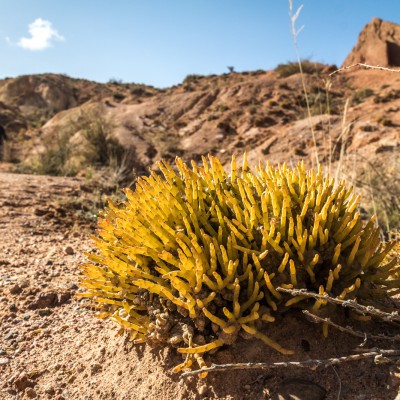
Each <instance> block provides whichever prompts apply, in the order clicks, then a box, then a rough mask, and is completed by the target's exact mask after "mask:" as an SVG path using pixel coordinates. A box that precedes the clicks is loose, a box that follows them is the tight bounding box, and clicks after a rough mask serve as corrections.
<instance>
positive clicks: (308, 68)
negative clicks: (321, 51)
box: [275, 60, 321, 78]
mask: <svg viewBox="0 0 400 400" xmlns="http://www.w3.org/2000/svg"><path fill="white" fill-rule="evenodd" d="M301 68H302V70H303V73H304V74H315V73H318V72H320V71H321V66H320V65H318V64H316V63H314V62H312V61H309V60H302V61H301ZM275 71H276V72H277V73H278V74H279V76H280V77H281V78H287V77H288V76H291V75H294V74H298V73H300V66H299V63H298V62H297V61H290V62H287V63H286V64H278V66H277V67H276V68H275Z"/></svg>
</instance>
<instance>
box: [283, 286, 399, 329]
mask: <svg viewBox="0 0 400 400" xmlns="http://www.w3.org/2000/svg"><path fill="white" fill-rule="evenodd" d="M276 290H277V291H278V292H283V293H289V294H291V295H292V296H304V297H311V298H314V299H318V300H320V299H322V300H326V301H328V302H330V303H333V304H338V305H340V306H342V307H349V308H352V309H354V310H355V311H357V312H359V313H361V314H368V315H372V316H374V317H378V318H381V319H382V320H384V321H391V322H393V321H400V314H399V313H398V311H393V312H391V313H387V312H384V311H381V310H378V309H377V308H375V307H372V306H363V305H362V304H359V303H357V302H356V301H354V300H341V299H338V298H334V297H329V296H328V295H320V294H317V293H311V292H307V291H306V290H304V289H284V288H277V289H276Z"/></svg>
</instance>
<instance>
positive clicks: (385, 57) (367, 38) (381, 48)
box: [342, 18, 400, 67]
mask: <svg viewBox="0 0 400 400" xmlns="http://www.w3.org/2000/svg"><path fill="white" fill-rule="evenodd" d="M356 63H363V64H369V65H379V66H384V67H399V66H400V25H398V24H395V23H393V22H388V21H382V20H381V19H379V18H374V19H373V20H372V21H371V22H370V23H368V24H367V25H365V27H364V29H363V30H362V31H361V33H360V35H359V37H358V41H357V44H356V45H355V46H354V48H353V50H352V51H351V52H350V54H349V55H348V56H347V57H346V59H345V60H344V62H343V65H342V67H346V66H349V65H352V64H356Z"/></svg>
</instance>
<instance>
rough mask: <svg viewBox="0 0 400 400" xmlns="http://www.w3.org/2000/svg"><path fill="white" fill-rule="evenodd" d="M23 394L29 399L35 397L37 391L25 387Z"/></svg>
mask: <svg viewBox="0 0 400 400" xmlns="http://www.w3.org/2000/svg"><path fill="white" fill-rule="evenodd" d="M25 394H26V395H27V396H28V398H30V399H35V398H36V397H37V393H36V392H35V390H34V389H32V388H28V389H26V392H25Z"/></svg>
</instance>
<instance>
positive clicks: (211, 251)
mask: <svg viewBox="0 0 400 400" xmlns="http://www.w3.org/2000/svg"><path fill="white" fill-rule="evenodd" d="M158 167H159V170H160V171H161V174H159V173H156V172H154V171H153V172H152V173H151V175H150V176H149V177H146V176H145V177H142V178H140V179H138V181H137V184H136V189H135V190H134V191H132V190H130V189H126V190H125V195H126V198H127V200H126V201H125V202H124V203H122V204H114V203H113V202H112V201H111V200H109V202H108V208H107V209H106V210H105V211H104V213H103V214H102V216H101V218H100V220H99V228H100V229H99V237H94V238H93V240H94V245H95V248H96V250H97V252H96V253H95V252H94V253H91V254H88V259H89V262H87V263H85V264H84V265H82V271H83V274H84V277H83V279H82V286H83V287H85V288H86V289H87V292H86V293H84V294H83V296H86V297H91V298H93V300H94V301H95V302H97V303H99V305H101V306H105V307H106V308H107V311H105V312H104V311H102V312H99V314H98V316H99V317H108V316H110V317H111V318H112V319H113V320H115V321H116V322H117V323H118V324H119V325H120V326H121V329H123V330H125V331H127V332H129V333H130V335H131V339H132V340H133V341H134V342H135V343H144V342H146V343H149V344H150V345H157V344H160V343H165V344H170V345H173V346H177V347H178V352H180V353H182V354H186V355H187V357H186V360H185V362H184V363H182V364H180V365H179V366H177V367H176V368H175V371H180V370H182V369H183V368H186V367H188V366H190V365H191V364H192V362H193V361H197V362H198V363H199V365H200V366H201V367H202V366H204V365H205V364H204V361H203V358H202V357H201V354H202V353H205V352H208V351H211V350H213V349H216V348H218V347H220V346H222V345H229V344H232V343H234V342H235V341H236V339H237V337H238V335H241V336H243V337H247V338H248V337H256V338H258V339H260V340H262V341H263V342H264V343H265V344H267V345H268V346H271V347H272V348H274V349H276V350H277V351H279V352H281V353H284V354H292V351H291V350H288V349H285V348H283V347H282V346H281V345H280V344H278V343H276V342H275V341H273V340H272V339H271V338H269V337H268V336H267V335H266V334H265V333H264V332H263V330H264V331H265V329H264V328H265V327H266V325H267V324H269V323H271V322H274V320H275V317H274V315H276V314H277V313H281V312H284V311H285V310H286V309H287V308H288V307H291V306H294V305H295V306H302V307H304V308H308V309H311V310H312V311H314V312H318V310H319V309H321V307H324V306H325V305H326V301H325V300H323V299H318V300H313V299H309V298H305V297H304V296H301V295H299V296H296V297H291V296H290V295H287V294H284V293H282V292H279V291H278V290H277V289H278V288H286V289H291V288H293V289H307V290H308V291H311V292H314V293H319V294H329V295H330V296H333V297H338V298H340V299H357V300H358V301H360V302H365V303H367V304H368V302H369V301H370V300H371V299H376V298H380V297H388V296H391V295H393V294H395V293H399V279H394V278H393V276H394V274H393V271H394V270H395V269H396V259H393V260H391V261H389V262H388V263H387V264H385V265H382V261H383V260H384V258H385V257H386V255H387V254H388V253H389V251H390V250H391V244H384V243H381V241H380V234H379V231H378V229H377V228H376V227H375V222H374V219H373V218H372V219H371V220H370V221H369V222H368V223H367V224H365V225H364V224H363V223H362V220H361V217H360V214H359V212H358V211H357V205H358V202H359V198H358V197H357V196H355V195H354V194H353V191H352V189H351V188H347V187H346V185H345V183H344V182H335V180H334V179H330V178H329V177H324V176H323V175H322V172H321V170H318V171H315V170H310V171H306V169H305V165H304V163H300V164H298V165H297V167H296V168H294V169H290V168H288V167H287V166H286V165H282V166H280V167H277V168H275V167H272V166H270V165H268V164H267V165H265V166H264V165H262V164H261V163H260V164H259V165H258V167H257V168H256V172H255V173H253V172H252V171H251V170H250V169H249V168H248V165H247V159H246V156H245V157H244V161H243V166H242V167H241V168H240V169H238V168H237V166H236V160H235V157H233V158H232V163H231V170H230V172H229V173H227V172H226V171H225V170H224V168H223V166H222V165H221V163H220V161H219V160H218V159H217V158H215V157H211V156H209V157H208V159H206V158H203V165H202V166H199V165H196V164H195V163H194V162H192V166H191V167H190V166H188V165H187V164H185V163H184V162H183V161H182V160H181V159H180V158H177V159H176V167H177V170H176V171H175V170H174V169H173V168H172V167H171V166H170V165H168V164H167V163H165V162H161V163H160V164H159V166H158ZM102 308H103V309H104V307H102ZM326 328H327V327H325V330H326ZM325 333H326V332H325ZM204 375H205V374H204Z"/></svg>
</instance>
